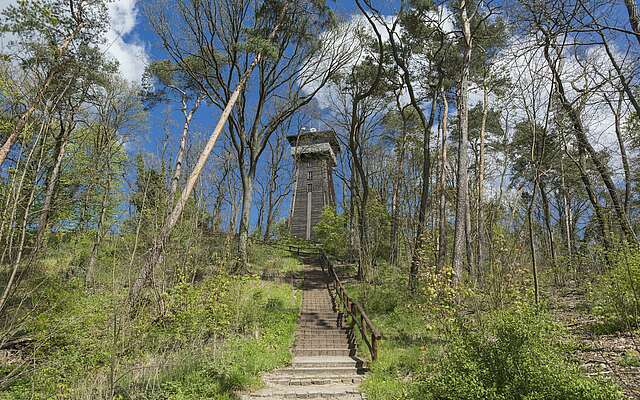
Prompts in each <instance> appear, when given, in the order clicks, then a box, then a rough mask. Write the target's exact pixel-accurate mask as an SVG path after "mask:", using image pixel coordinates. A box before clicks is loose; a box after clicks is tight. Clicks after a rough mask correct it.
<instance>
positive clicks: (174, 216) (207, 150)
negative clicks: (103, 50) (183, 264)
mask: <svg viewBox="0 0 640 400" xmlns="http://www.w3.org/2000/svg"><path fill="white" fill-rule="evenodd" d="M275 31H277V27H276V29H275V30H274V32H272V35H271V37H272V36H273V35H275ZM271 37H270V39H271ZM261 59H262V53H260V54H258V55H257V56H256V58H255V59H254V60H253V62H252V63H251V65H249V67H248V68H247V70H246V71H245V73H244V75H243V76H242V78H241V79H240V81H239V82H238V86H237V87H236V89H235V90H234V91H233V93H232V94H231V97H230V98H229V101H228V102H227V105H226V106H225V108H224V110H223V111H222V114H221V115H220V118H219V119H218V123H217V124H216V127H215V128H214V130H213V132H211V136H210V137H209V140H208V141H207V143H206V144H205V146H204V148H203V149H202V151H201V152H200V155H199V156H198V160H197V161H196V165H195V166H194V167H193V171H191V174H190V175H189V178H188V179H187V183H186V184H185V187H184V189H183V190H182V193H181V195H180V198H179V199H178V201H177V202H176V204H175V205H174V206H173V210H172V211H171V213H170V214H169V215H168V216H167V219H166V221H165V223H164V225H163V226H162V229H161V230H160V233H159V234H158V236H157V237H156V238H155V240H154V244H153V247H152V248H151V252H150V255H149V257H147V261H146V262H145V264H144V265H143V266H142V269H141V270H140V272H139V274H138V276H137V278H136V279H135V281H134V282H133V285H132V286H131V289H130V290H129V301H130V304H131V305H132V306H134V307H132V308H135V305H136V302H137V300H138V297H139V295H140V292H141V291H142V288H143V287H144V286H145V285H146V283H147V282H148V281H149V279H150V278H151V275H152V274H153V271H154V269H155V267H156V265H158V263H159V262H160V260H161V259H162V255H163V253H164V246H165V244H166V242H167V240H168V239H169V236H170V234H171V231H172V230H173V227H174V226H175V224H176V223H177V222H178V219H179V218H180V216H181V215H182V211H183V210H184V207H185V205H186V204H187V200H188V199H189V197H190V196H191V192H192V191H193V188H194V187H195V185H196V182H197V181H198V178H199V177H200V174H201V173H202V169H203V168H204V165H205V163H206V162H207V160H208V159H209V155H210V154H211V151H212V150H213V146H214V145H215V144H216V142H217V141H218V137H219V136H220V134H221V133H222V129H223V128H224V126H225V125H226V123H227V119H229V114H231V110H232V109H233V106H234V105H235V104H236V101H237V100H238V96H240V92H242V90H243V89H244V86H245V84H246V83H247V80H248V79H249V76H250V75H251V72H252V71H253V70H254V68H255V66H256V65H257V64H258V63H259V62H260V60H261Z"/></svg>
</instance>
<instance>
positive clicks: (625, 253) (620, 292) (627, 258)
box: [590, 246, 640, 330]
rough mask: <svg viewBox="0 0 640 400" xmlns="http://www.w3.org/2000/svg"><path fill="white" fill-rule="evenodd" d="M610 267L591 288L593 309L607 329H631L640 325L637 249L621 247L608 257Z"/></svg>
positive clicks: (639, 274) (639, 251) (639, 273)
mask: <svg viewBox="0 0 640 400" xmlns="http://www.w3.org/2000/svg"><path fill="white" fill-rule="evenodd" d="M609 258H610V259H611V260H612V261H613V267H612V268H611V269H610V270H609V271H607V272H606V273H605V274H603V275H601V276H600V277H599V278H598V280H597V281H596V283H595V285H594V286H593V287H592V290H591V291H590V298H591V299H590V300H591V302H592V303H593V305H594V306H593V312H594V313H595V314H596V315H598V316H600V317H601V318H602V319H603V322H604V326H602V327H601V328H604V329H606V330H630V329H633V328H636V327H638V326H639V325H640V248H639V247H637V246H630V247H623V248H622V249H620V250H618V251H616V252H613V253H612V254H611V255H610V257H609Z"/></svg>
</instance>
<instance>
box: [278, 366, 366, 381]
mask: <svg viewBox="0 0 640 400" xmlns="http://www.w3.org/2000/svg"><path fill="white" fill-rule="evenodd" d="M357 372H358V370H357V369H356V368H355V367H354V366H346V367H342V366H337V367H329V366H321V367H307V366H304V367H301V366H295V367H289V368H282V369H280V370H278V371H277V372H276V373H274V374H273V376H291V377H300V378H302V377H320V376H345V377H348V376H351V375H354V374H355V375H357Z"/></svg>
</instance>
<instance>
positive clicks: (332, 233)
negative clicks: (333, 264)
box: [313, 207, 349, 257]
mask: <svg viewBox="0 0 640 400" xmlns="http://www.w3.org/2000/svg"><path fill="white" fill-rule="evenodd" d="M313 229H314V232H315V233H316V236H317V238H318V241H319V242H320V243H322V247H323V248H324V249H325V250H326V251H327V252H329V253H331V254H333V255H335V256H337V257H343V256H345V255H346V254H347V247H348V246H347V245H348V244H349V229H348V228H347V218H346V216H345V215H344V214H338V213H336V210H334V209H333V208H331V207H325V209H324V210H322V216H321V217H320V221H319V222H318V223H317V224H316V226H315V227H314V228H313Z"/></svg>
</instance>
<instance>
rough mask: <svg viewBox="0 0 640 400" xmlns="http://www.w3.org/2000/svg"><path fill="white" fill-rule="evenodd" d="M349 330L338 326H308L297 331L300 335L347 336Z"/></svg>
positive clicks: (297, 334)
mask: <svg viewBox="0 0 640 400" xmlns="http://www.w3.org/2000/svg"><path fill="white" fill-rule="evenodd" d="M348 334H349V331H348V330H347V329H345V328H336V327H307V328H301V329H299V330H298V331H297V332H296V337H298V336H347V335H348Z"/></svg>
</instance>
